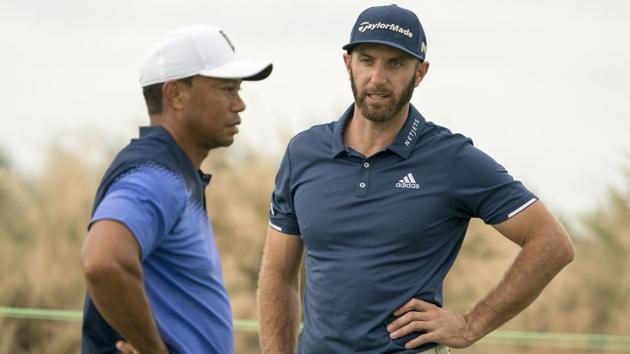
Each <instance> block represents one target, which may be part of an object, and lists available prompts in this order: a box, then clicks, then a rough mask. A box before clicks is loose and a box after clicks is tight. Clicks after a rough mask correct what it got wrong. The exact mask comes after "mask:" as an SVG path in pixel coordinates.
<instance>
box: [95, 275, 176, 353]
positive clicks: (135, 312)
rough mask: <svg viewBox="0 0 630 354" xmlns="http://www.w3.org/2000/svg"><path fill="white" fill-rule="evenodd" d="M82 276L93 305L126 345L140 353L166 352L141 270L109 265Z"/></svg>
mask: <svg viewBox="0 0 630 354" xmlns="http://www.w3.org/2000/svg"><path fill="white" fill-rule="evenodd" d="M85 274H86V282H87V288H88V293H89V294H90V296H91V298H92V300H93V301H94V304H95V305H96V307H97V308H98V310H99V312H100V313H101V315H102V316H103V317H104V318H105V320H106V321H107V322H108V323H109V324H110V325H111V326H112V327H113V328H114V329H116V331H118V332H119V333H120V334H121V335H122V336H123V337H124V338H125V340H126V341H127V342H129V343H131V344H132V345H133V346H134V347H135V348H136V349H137V350H138V352H139V353H142V354H143V353H168V350H167V348H166V346H165V344H164V342H163V341H162V339H161V337H160V334H159V332H158V329H157V326H156V324H155V321H154V319H153V316H152V314H151V309H150V307H149V302H148V299H147V296H146V292H145V289H144V284H143V279H142V271H141V270H139V271H138V270H135V271H129V270H126V269H124V268H123V267H121V266H116V265H110V266H108V267H102V268H100V269H96V270H90V271H87V272H86V273H85ZM112 344H115V343H112Z"/></svg>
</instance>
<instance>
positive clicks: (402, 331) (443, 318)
mask: <svg viewBox="0 0 630 354" xmlns="http://www.w3.org/2000/svg"><path fill="white" fill-rule="evenodd" d="M394 316H396V317H398V318H397V319H396V320H395V321H393V322H391V323H390V324H389V325H387V331H388V332H389V334H390V336H391V338H392V339H396V338H400V337H404V336H405V335H408V334H410V333H413V332H420V331H424V332H426V333H423V334H420V335H419V336H418V337H416V338H415V339H413V340H410V341H409V342H407V344H405V348H407V349H413V348H417V347H418V346H420V345H422V344H426V343H431V342H434V343H439V344H444V345H446V346H448V347H451V348H465V347H468V346H470V345H471V344H472V343H473V342H474V340H472V339H470V338H469V335H468V333H467V329H468V325H467V323H466V319H465V318H464V317H463V316H456V315H454V314H452V313H451V312H450V311H448V310H447V309H443V308H441V307H439V306H436V305H434V304H432V303H430V302H426V301H422V300H419V299H411V300H409V301H408V302H407V303H406V304H404V305H403V306H402V307H400V308H399V309H398V310H396V312H394Z"/></svg>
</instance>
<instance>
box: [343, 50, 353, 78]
mask: <svg viewBox="0 0 630 354" xmlns="http://www.w3.org/2000/svg"><path fill="white" fill-rule="evenodd" d="M351 61H352V54H350V53H343V63H344V64H345V65H346V70H347V71H348V75H350V62H351Z"/></svg>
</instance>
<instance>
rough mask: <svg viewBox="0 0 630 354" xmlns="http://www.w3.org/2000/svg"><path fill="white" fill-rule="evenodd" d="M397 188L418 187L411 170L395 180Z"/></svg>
mask: <svg viewBox="0 0 630 354" xmlns="http://www.w3.org/2000/svg"><path fill="white" fill-rule="evenodd" d="M396 187H397V188H409V189H420V185H419V184H418V183H416V179H415V178H413V174H411V172H409V173H407V175H406V176H405V177H403V178H402V179H401V180H400V181H398V182H396Z"/></svg>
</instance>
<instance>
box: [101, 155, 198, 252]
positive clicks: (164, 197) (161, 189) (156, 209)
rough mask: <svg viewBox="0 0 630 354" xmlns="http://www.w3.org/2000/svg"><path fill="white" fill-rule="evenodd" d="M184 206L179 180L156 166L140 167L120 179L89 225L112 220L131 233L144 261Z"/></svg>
mask: <svg viewBox="0 0 630 354" xmlns="http://www.w3.org/2000/svg"><path fill="white" fill-rule="evenodd" d="M185 203H186V187H185V184H184V181H183V179H182V177H181V176H180V175H178V174H176V173H175V172H173V171H170V170H167V169H166V168H163V167H160V166H155V165H143V166H140V167H137V168H134V169H133V170H131V171H130V172H127V173H125V174H124V175H122V176H121V177H119V178H118V179H117V180H116V181H115V182H114V183H112V185H111V186H110V187H109V189H108V191H107V193H106V195H105V197H104V198H103V200H102V201H101V203H100V204H99V205H98V207H97V208H96V211H95V212H94V215H93V217H92V220H90V225H92V224H94V223H95V222H97V221H99V220H115V221H118V222H120V223H122V224H124V225H125V226H126V227H127V228H128V229H129V230H130V231H131V233H132V234H133V236H134V237H135V239H136V241H137V242H138V246H139V247H140V250H141V252H142V259H143V260H144V259H145V258H146V257H147V256H148V255H149V254H151V252H152V251H153V250H154V249H155V248H156V247H157V246H158V245H159V244H160V242H161V240H162V239H163V238H164V236H165V235H166V234H167V233H168V232H169V231H170V230H171V229H172V228H173V227H174V225H175V223H176V222H177V220H178V217H179V215H180V214H181V212H182V211H183V209H184V207H185Z"/></svg>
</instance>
